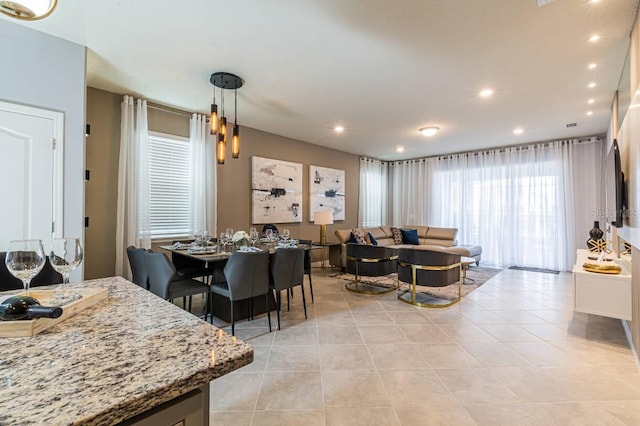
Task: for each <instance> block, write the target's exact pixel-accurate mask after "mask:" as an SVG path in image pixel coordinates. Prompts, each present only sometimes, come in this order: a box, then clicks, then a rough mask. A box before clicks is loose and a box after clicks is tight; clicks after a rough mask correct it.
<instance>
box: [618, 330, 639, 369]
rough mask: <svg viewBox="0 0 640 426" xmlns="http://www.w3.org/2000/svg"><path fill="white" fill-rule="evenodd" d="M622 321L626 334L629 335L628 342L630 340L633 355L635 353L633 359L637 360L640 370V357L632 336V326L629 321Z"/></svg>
mask: <svg viewBox="0 0 640 426" xmlns="http://www.w3.org/2000/svg"><path fill="white" fill-rule="evenodd" d="M620 321H622V328H623V329H624V334H625V335H626V336H627V342H629V347H630V348H631V355H633V360H634V361H635V362H636V367H637V368H638V370H640V359H638V352H636V347H635V346H634V345H633V338H632V337H631V328H629V321H627V320H620Z"/></svg>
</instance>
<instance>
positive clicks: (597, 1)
mask: <svg viewBox="0 0 640 426" xmlns="http://www.w3.org/2000/svg"><path fill="white" fill-rule="evenodd" d="M589 3H591V4H596V3H600V0H589Z"/></svg>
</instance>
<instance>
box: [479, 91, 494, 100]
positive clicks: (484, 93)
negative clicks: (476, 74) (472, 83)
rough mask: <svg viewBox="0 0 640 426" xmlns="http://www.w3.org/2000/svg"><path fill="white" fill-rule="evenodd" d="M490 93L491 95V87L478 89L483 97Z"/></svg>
mask: <svg viewBox="0 0 640 426" xmlns="http://www.w3.org/2000/svg"><path fill="white" fill-rule="evenodd" d="M491 95H493V89H483V90H481V91H480V96H482V97H483V98H488V97H489V96H491Z"/></svg>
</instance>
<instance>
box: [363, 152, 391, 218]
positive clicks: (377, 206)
mask: <svg viewBox="0 0 640 426" xmlns="http://www.w3.org/2000/svg"><path fill="white" fill-rule="evenodd" d="M387 174H388V164H387V163H385V162H383V161H379V160H373V159H371V158H363V157H361V158H360V199H359V201H360V206H359V211H358V216H359V217H358V223H359V224H360V226H382V225H387V223H388V222H387V221H388V209H389V201H388V196H387V185H388V176H387Z"/></svg>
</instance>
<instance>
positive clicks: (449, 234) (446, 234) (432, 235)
mask: <svg viewBox="0 0 640 426" xmlns="http://www.w3.org/2000/svg"><path fill="white" fill-rule="evenodd" d="M457 233H458V229H457V228H434V227H431V226H430V227H429V229H427V235H426V238H428V239H437V240H451V241H453V240H455V239H456V234H457Z"/></svg>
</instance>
